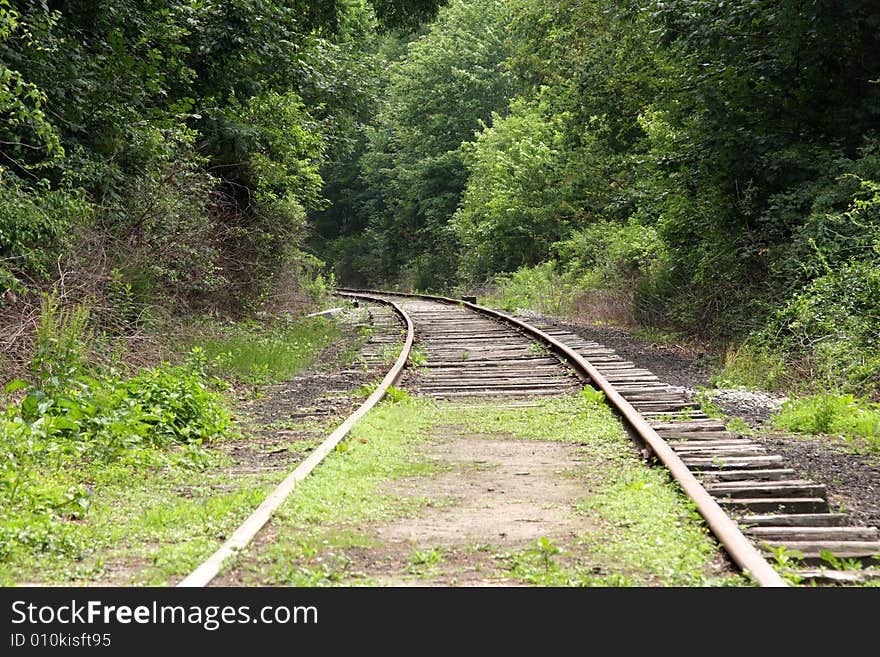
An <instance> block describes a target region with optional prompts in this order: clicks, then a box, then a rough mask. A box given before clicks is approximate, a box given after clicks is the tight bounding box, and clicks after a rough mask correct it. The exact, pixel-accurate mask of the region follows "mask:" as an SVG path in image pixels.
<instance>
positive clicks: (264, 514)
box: [177, 293, 415, 587]
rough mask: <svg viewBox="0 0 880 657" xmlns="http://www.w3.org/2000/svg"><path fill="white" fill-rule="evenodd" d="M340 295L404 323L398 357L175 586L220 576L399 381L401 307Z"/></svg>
mask: <svg viewBox="0 0 880 657" xmlns="http://www.w3.org/2000/svg"><path fill="white" fill-rule="evenodd" d="M341 296H347V297H352V298H361V299H368V300H370V301H375V302H377V303H383V304H386V305H389V306H391V307H392V308H393V309H394V310H395V312H397V314H398V315H399V316H400V317H401V318H402V319H403V321H404V323H405V324H406V340H405V341H404V345H403V349H401V351H400V355H399V356H398V357H397V360H396V361H395V362H394V365H393V366H392V367H391V369H390V370H388V373H387V374H386V375H385V377H384V378H383V379H382V382H381V383H380V384H379V386H378V387H377V388H376V390H375V391H373V394H371V395H370V396H369V397H368V398H367V400H366V401H365V402H364V403H363V404H361V405H360V407H358V409H357V410H356V411H355V412H354V413H352V414H351V415H349V416H348V417H347V418H346V419H345V421H344V422H343V423H342V424H341V425H339V427H337V428H336V430H335V431H334V432H333V433H331V434H330V435H329V436H328V437H327V438H326V439H325V440H324V442H322V443H321V444H320V445H319V446H318V447H317V448H315V450H314V451H313V452H312V453H311V454H310V455H309V457H308V458H307V459H306V460H304V461H303V462H302V463H300V464H299V466H297V468H296V469H295V470H294V471H293V472H291V473H290V474H289V475H287V477H286V478H285V479H284V481H282V482H281V483H280V484H278V486H277V487H276V488H275V490H273V491H272V492H271V493H269V495H268V496H267V497H266V499H265V500H263V502H262V504H260V506H258V507H257V508H256V510H254V512H253V513H251V515H250V516H249V517H248V518H247V519H246V520H245V521H244V522H243V523H242V524H241V525H240V526H239V527H238V529H236V530H235V531H234V532H233V533H232V535H231V536H230V537H229V538H228V539H226V541H225V542H224V543H223V545H221V546H220V547H219V548H218V549H217V551H216V552H214V554H212V555H211V556H210V557H208V558H207V559H206V560H205V561H203V562H202V563H201V564H200V565H199V566H198V567H196V568H195V570H193V571H192V572H191V573H190V574H189V575H187V576H186V577H185V578H184V579H183V580H181V581H180V583H178V584H177V586H178V587H203V586H207V585H208V584H209V583H210V582H211V580H213V579H214V578H215V577H216V576H217V575H218V574H219V572H220V569H221V568H222V567H223V564H224V563H225V562H226V560H227V559H229V558H230V557H233V556H235V555H236V554H237V553H238V552H240V551H241V550H243V549H244V548H246V547H247V546H248V544H249V543H250V542H251V541H252V540H253V538H254V536H256V535H257V532H259V531H260V529H262V528H263V527H264V526H265V525H266V523H267V522H269V519H270V518H271V517H272V514H273V513H274V512H275V511H276V510H278V508H279V507H280V506H281V505H282V504H283V503H284V502H285V500H287V498H288V497H290V495H291V494H292V493H293V491H294V489H295V488H296V485H297V484H298V483H300V482H301V481H302V480H303V479H305V478H306V477H307V476H308V475H309V473H311V472H312V470H314V469H315V468H316V467H317V466H318V464H319V463H321V461H323V460H324V458H325V457H326V456H327V455H328V454H329V453H330V452H331V451H333V449H335V448H336V445H338V444H339V442H340V441H341V440H342V439H343V438H345V437H346V436H347V435H348V433H349V432H350V431H351V429H352V428H353V427H354V425H355V424H357V422H358V421H359V420H360V419H361V418H363V417H364V416H365V415H366V414H367V413H368V412H369V411H370V410H371V409H372V408H373V407H374V406H375V405H376V404H378V403H379V402H380V401H381V400H382V398H383V397H384V396H385V393H387V392H388V388H389V387H391V386H393V385H394V384H395V383H397V381H398V380H399V379H400V375H401V374H402V373H403V368H404V367H405V366H406V362H407V360H408V359H409V355H410V351H411V349H412V344H413V339H414V335H415V333H414V327H413V323H412V320H411V319H410V318H409V316H408V315H407V314H406V313H405V312H404V311H403V309H402V308H401V307H400V306H398V305H397V304H396V303H394V302H393V301H390V300H388V299H382V298H379V297H375V296H372V295H369V294H345V293H341Z"/></svg>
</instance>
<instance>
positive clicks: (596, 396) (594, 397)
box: [580, 386, 605, 404]
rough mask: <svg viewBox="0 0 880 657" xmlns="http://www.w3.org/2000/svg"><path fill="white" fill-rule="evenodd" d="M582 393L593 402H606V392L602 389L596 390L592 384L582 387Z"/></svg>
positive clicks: (582, 395)
mask: <svg viewBox="0 0 880 657" xmlns="http://www.w3.org/2000/svg"><path fill="white" fill-rule="evenodd" d="M580 395H581V397H583V398H584V399H586V400H587V401H588V402H590V403H591V404H604V403H605V393H604V392H602V391H601V390H596V389H595V388H594V387H592V386H584V387H583V388H581V392H580Z"/></svg>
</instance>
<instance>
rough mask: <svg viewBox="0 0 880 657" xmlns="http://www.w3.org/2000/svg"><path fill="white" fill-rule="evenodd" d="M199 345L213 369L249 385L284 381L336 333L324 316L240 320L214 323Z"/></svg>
mask: <svg viewBox="0 0 880 657" xmlns="http://www.w3.org/2000/svg"><path fill="white" fill-rule="evenodd" d="M211 329H212V332H211V335H209V336H208V337H205V338H202V339H201V341H200V343H199V345H198V346H200V347H201V348H202V349H203V350H204V353H205V356H206V359H207V360H206V362H207V364H208V366H209V369H210V371H211V372H212V373H214V374H217V375H219V376H224V377H234V378H238V379H239V380H241V381H244V382H246V383H248V384H249V385H251V386H256V385H261V384H263V383H268V382H272V381H284V380H287V379H290V378H291V377H293V376H294V375H295V374H296V373H298V372H300V371H301V370H302V369H304V368H305V367H307V366H309V365H310V364H311V363H313V362H314V361H315V359H316V357H317V355H318V354H319V353H320V351H321V350H322V349H323V348H324V347H325V346H327V345H329V344H330V343H331V342H333V341H334V340H336V339H337V338H338V337H339V330H338V329H337V328H336V327H335V326H334V325H333V324H332V323H330V322H328V321H327V320H326V319H324V318H320V317H314V318H308V319H290V318H287V319H285V318H282V319H279V320H277V321H275V322H274V323H272V324H269V325H267V326H262V325H259V324H256V323H253V322H251V323H240V324H235V325H232V326H214V327H211Z"/></svg>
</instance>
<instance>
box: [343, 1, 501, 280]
mask: <svg viewBox="0 0 880 657" xmlns="http://www.w3.org/2000/svg"><path fill="white" fill-rule="evenodd" d="M506 17H507V8H506V5H505V3H504V2H501V1H500V0H479V1H478V2H464V1H462V0H454V1H453V2H451V3H450V4H449V5H448V6H446V7H444V8H442V9H441V10H440V12H439V14H438V16H437V19H436V21H435V22H434V23H432V24H431V26H430V29H429V31H428V32H427V34H425V35H424V36H422V37H421V38H419V39H417V40H414V41H412V42H410V43H409V44H407V47H406V50H405V53H404V54H403V56H402V57H401V58H400V59H399V60H398V61H396V62H393V63H392V64H391V65H390V66H389V70H388V79H387V86H386V94H385V102H384V103H383V105H382V106H381V111H380V112H379V113H378V115H377V117H376V120H375V123H374V126H373V127H372V129H371V130H370V131H369V134H368V136H369V143H368V148H367V150H366V152H365V153H364V155H363V157H362V158H361V161H360V172H361V173H360V179H359V182H360V184H361V185H362V188H361V192H360V193H361V194H362V202H361V204H360V205H362V207H361V208H360V209H358V210H354V212H359V213H362V214H361V216H360V217H358V218H357V219H356V220H355V219H352V218H347V219H346V222H347V223H349V224H350V228H349V230H351V231H353V232H357V233H359V232H361V231H363V230H364V229H365V228H367V227H369V229H370V231H369V236H371V237H373V238H374V239H372V240H370V241H368V242H365V241H364V240H361V242H360V244H359V247H360V249H361V250H366V251H367V252H368V254H369V255H365V254H359V256H358V259H359V260H360V261H361V262H362V263H363V265H362V267H363V268H360V267H359V268H358V271H357V272H356V274H357V275H358V276H359V277H362V278H367V279H369V280H377V279H379V278H380V277H395V278H398V279H400V280H401V281H402V283H403V284H404V285H405V286H408V287H414V288H418V289H433V290H439V289H441V288H442V286H443V285H444V284H445V283H448V282H450V281H453V280H454V279H455V278H456V264H457V263H456V251H457V244H456V235H455V232H454V231H453V230H451V229H450V228H449V227H448V226H447V223H448V221H449V219H450V218H451V217H452V215H453V214H454V213H455V210H456V208H457V206H458V203H459V198H460V196H461V191H462V189H463V187H464V182H465V178H466V171H465V167H464V163H463V161H462V157H461V155H460V153H459V151H458V149H459V146H460V144H461V143H462V142H463V141H466V140H469V139H471V138H472V137H473V134H474V131H476V130H478V129H479V128H480V126H481V121H482V122H487V121H491V117H492V112H493V111H498V110H501V109H502V108H503V107H505V106H506V104H507V96H508V78H507V76H506V75H505V73H504V70H503V61H504V58H505V56H506V54H507V47H506V38H505V35H504V28H503V26H504V22H505V20H506ZM347 194H348V192H346V195H347ZM346 246H348V245H346ZM346 253H349V254H350V251H346ZM334 259H336V258H335V256H334ZM340 260H344V258H340Z"/></svg>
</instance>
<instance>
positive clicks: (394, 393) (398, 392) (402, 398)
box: [385, 386, 412, 404]
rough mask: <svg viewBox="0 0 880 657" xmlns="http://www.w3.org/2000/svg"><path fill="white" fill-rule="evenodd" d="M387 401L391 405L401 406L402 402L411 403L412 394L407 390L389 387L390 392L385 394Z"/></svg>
mask: <svg viewBox="0 0 880 657" xmlns="http://www.w3.org/2000/svg"><path fill="white" fill-rule="evenodd" d="M385 399H387V400H388V402H390V403H391V404H399V403H401V402H406V401H410V400H411V399H412V397H410V394H409V393H408V392H407V391H406V390H402V389H401V388H395V387H394V386H388V390H387V391H386V392H385Z"/></svg>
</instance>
